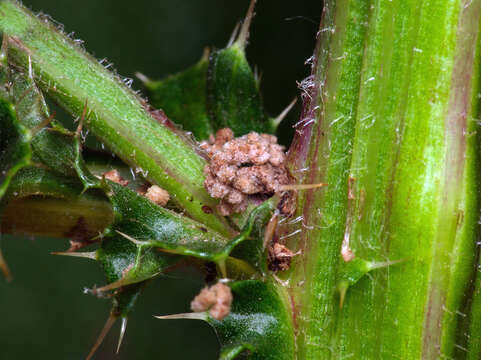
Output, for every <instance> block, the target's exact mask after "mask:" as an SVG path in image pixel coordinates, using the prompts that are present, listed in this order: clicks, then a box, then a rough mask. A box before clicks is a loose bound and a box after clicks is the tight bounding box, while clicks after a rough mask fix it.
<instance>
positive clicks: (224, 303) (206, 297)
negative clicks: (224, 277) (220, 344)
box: [190, 283, 232, 320]
mask: <svg viewBox="0 0 481 360" xmlns="http://www.w3.org/2000/svg"><path fill="white" fill-rule="evenodd" d="M231 304H232V292H231V290H230V287H228V286H227V285H224V284H222V283H217V284H215V285H213V286H211V287H205V288H203V289H202V290H201V291H200V293H199V295H197V296H196V297H195V298H194V300H192V302H191V303H190V307H191V309H192V311H194V312H203V311H207V310H209V313H210V315H211V316H212V317H213V318H214V319H217V320H222V319H223V318H225V317H226V316H227V315H229V312H230V306H231Z"/></svg>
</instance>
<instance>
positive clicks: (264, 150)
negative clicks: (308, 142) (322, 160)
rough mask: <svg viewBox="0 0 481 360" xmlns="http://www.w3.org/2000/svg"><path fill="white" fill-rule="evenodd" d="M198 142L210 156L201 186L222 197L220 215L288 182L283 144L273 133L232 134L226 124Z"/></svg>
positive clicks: (239, 209) (238, 209) (241, 208)
mask: <svg viewBox="0 0 481 360" xmlns="http://www.w3.org/2000/svg"><path fill="white" fill-rule="evenodd" d="M200 146H201V148H202V149H204V150H205V151H206V153H207V156H208V158H209V163H208V164H207V165H206V167H205V169H204V173H205V175H206V179H205V182H204V186H205V188H206V190H207V192H208V193H209V194H210V195H211V196H212V197H214V198H219V199H221V202H220V204H219V205H218V211H219V213H220V214H222V215H223V216H228V215H231V214H232V213H238V212H242V211H245V210H246V208H247V205H248V204H249V202H250V201H253V202H256V203H260V202H261V201H264V200H265V199H267V198H269V197H271V196H272V195H273V194H274V193H276V192H279V191H281V186H282V185H287V184H289V182H290V177H289V173H288V171H287V168H286V166H285V161H286V155H285V153H284V147H283V146H281V145H279V144H277V138H276V137H275V136H273V135H269V134H258V133H256V132H251V133H249V134H247V135H244V136H241V137H238V138H234V134H233V132H232V130H231V129H229V128H225V129H220V130H219V131H217V133H216V135H215V137H213V136H212V137H211V139H210V140H209V142H203V143H201V144H200Z"/></svg>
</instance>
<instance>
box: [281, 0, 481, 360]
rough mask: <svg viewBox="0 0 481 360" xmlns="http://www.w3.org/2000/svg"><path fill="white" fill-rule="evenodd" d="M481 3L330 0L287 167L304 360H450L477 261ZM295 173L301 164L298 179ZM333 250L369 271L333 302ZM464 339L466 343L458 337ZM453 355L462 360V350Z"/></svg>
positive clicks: (338, 264) (339, 264)
mask: <svg viewBox="0 0 481 360" xmlns="http://www.w3.org/2000/svg"><path fill="white" fill-rule="evenodd" d="M480 11H481V1H479V0H472V1H471V0H469V1H461V0H458V1H450V2H447V1H443V0H438V1H435V0H430V1H424V2H422V3H420V2H419V1H414V0H413V1H410V0H409V1H406V0H404V1H397V0H393V1H387V0H386V1H385V0H378V1H367V0H365V1H350V0H337V1H335V0H332V1H327V2H326V4H325V10H324V13H323V23H322V26H321V29H320V32H319V39H318V41H319V47H318V49H317V51H316V54H315V55H316V58H317V62H316V63H315V65H314V71H313V76H312V78H311V79H310V83H309V84H308V85H309V88H308V89H307V95H306V96H307V97H308V98H309V101H308V102H307V103H306V107H305V111H304V114H303V118H302V119H301V122H300V123H299V124H298V135H297V138H296V139H295V141H294V144H293V147H292V148H291V153H290V157H291V167H292V170H293V172H294V173H296V172H297V174H299V175H300V176H299V180H300V181H303V182H306V183H317V182H326V183H328V184H329V186H328V188H327V189H326V190H325V191H322V190H321V191H319V190H311V191H307V192H305V193H304V194H301V195H300V197H299V201H298V204H299V206H298V215H300V216H302V222H299V223H297V224H295V225H291V226H290V227H289V228H288V229H285V231H290V232H295V231H296V230H298V229H299V226H302V231H301V232H299V233H296V235H294V236H292V237H290V238H289V239H290V244H291V246H292V247H293V248H297V249H300V250H302V256H300V257H299V258H298V259H297V261H296V262H295V263H294V264H293V268H292V269H291V271H290V273H289V274H287V275H286V276H287V277H288V278H289V280H290V291H291V294H292V299H293V302H294V306H295V311H294V315H295V318H296V321H297V322H296V325H297V329H298V330H297V345H298V351H299V357H300V358H305V359H319V358H322V359H325V358H344V357H348V356H353V357H354V358H369V359H372V358H378V357H380V358H393V357H396V358H402V359H416V358H423V359H438V358H440V357H447V358H449V357H452V356H454V355H455V354H457V353H456V351H457V350H456V349H459V347H461V348H462V347H463V344H462V343H460V339H459V338H458V337H457V333H458V332H459V326H461V324H460V323H461V319H462V317H463V315H464V314H463V313H462V310H465V307H464V305H465V302H466V297H469V296H470V289H471V287H470V286H469V283H470V282H469V280H470V277H471V276H472V269H473V265H474V261H475V256H474V254H475V251H474V247H475V242H476V236H477V231H478V226H477V220H478V218H479V204H478V198H477V194H478V192H479V189H480V188H479V184H478V182H477V181H476V179H477V178H478V176H477V175H476V173H477V172H478V155H477V151H476V147H475V146H476V141H477V139H478V137H477V135H476V132H477V131H479V128H478V122H477V121H475V118H476V117H477V104H478V102H479V101H478V96H477V95H478V92H479V91H478V71H477V68H476V67H475V64H477V63H478V62H477V59H478V57H479V53H478V52H477V42H478V32H479V27H480ZM303 169H308V170H307V171H305V170H304V171H303ZM341 247H342V248H343V249H345V250H346V249H351V250H352V251H353V253H354V254H355V256H356V257H358V258H362V259H365V260H369V261H373V262H378V263H380V262H388V261H395V260H402V262H401V263H400V264H397V265H393V266H390V267H386V268H384V269H377V270H374V271H373V272H372V273H371V274H369V276H364V278H362V279H361V280H360V281H359V282H358V283H357V284H355V285H352V286H351V287H350V288H349V289H348V290H347V295H346V298H345V302H344V305H343V307H342V309H340V307H339V303H340V299H339V295H338V288H337V282H338V281H339V276H340V274H341V273H342V271H341V270H342V269H343V268H344V267H345V263H344V260H342V258H341ZM464 341H465V342H466V339H464ZM457 355H459V354H457Z"/></svg>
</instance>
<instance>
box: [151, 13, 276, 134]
mask: <svg viewBox="0 0 481 360" xmlns="http://www.w3.org/2000/svg"><path fill="white" fill-rule="evenodd" d="M249 16H250V15H249V14H248V17H249ZM248 26H249V23H248V22H246V24H244V27H243V29H244V31H247V30H246V29H247V27H248ZM234 35H235V33H234ZM244 46H245V44H244V43H243V39H242V38H241V37H240V36H239V39H238V40H237V41H235V42H233V43H232V44H230V45H229V46H227V47H226V48H225V49H220V50H219V49H213V50H212V51H210V53H209V56H208V58H207V57H206V54H205V55H204V56H203V57H202V59H201V60H200V61H199V62H198V63H197V64H195V65H194V66H192V67H190V68H189V69H187V70H185V71H183V72H181V73H178V74H176V75H173V76H170V77H167V78H166V79H164V80H160V81H151V80H147V79H143V78H142V79H143V80H144V85H145V86H146V88H147V90H148V94H149V97H150V99H151V101H152V105H153V106H155V107H157V108H159V109H162V110H163V111H164V112H165V113H166V114H167V116H168V117H169V118H171V119H172V120H173V121H174V122H176V123H177V124H180V125H181V126H182V128H183V129H184V130H187V131H191V132H192V133H193V134H194V136H195V137H196V139H198V140H206V139H208V137H209V135H210V134H212V133H215V131H217V130H219V129H222V128H227V127H228V128H231V129H232V130H233V132H234V134H235V136H241V135H244V134H247V133H249V132H251V131H256V132H259V133H274V132H275V130H276V126H277V124H275V121H274V120H273V119H271V118H269V116H268V115H267V114H266V112H265V110H264V106H263V104H262V98H261V95H260V91H259V80H258V79H257V76H256V75H255V74H254V72H253V71H252V69H251V67H250V66H249V63H248V62H247V58H246V54H245V49H244Z"/></svg>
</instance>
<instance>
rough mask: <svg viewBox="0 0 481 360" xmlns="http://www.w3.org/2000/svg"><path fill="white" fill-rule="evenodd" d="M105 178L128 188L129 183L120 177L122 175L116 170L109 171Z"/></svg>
mask: <svg viewBox="0 0 481 360" xmlns="http://www.w3.org/2000/svg"><path fill="white" fill-rule="evenodd" d="M103 177H104V178H105V179H107V180H110V181H113V182H114V183H117V184H119V185H122V186H127V185H128V184H129V181H128V180H125V179H124V178H123V177H122V176H120V173H119V172H118V171H117V170H115V169H113V170H110V171H107V172H106V173H104V174H103Z"/></svg>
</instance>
